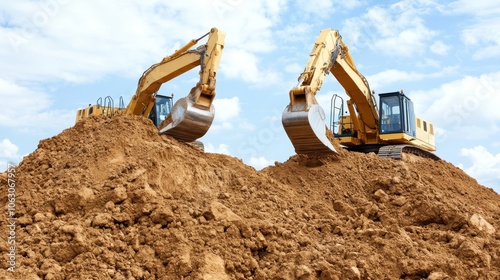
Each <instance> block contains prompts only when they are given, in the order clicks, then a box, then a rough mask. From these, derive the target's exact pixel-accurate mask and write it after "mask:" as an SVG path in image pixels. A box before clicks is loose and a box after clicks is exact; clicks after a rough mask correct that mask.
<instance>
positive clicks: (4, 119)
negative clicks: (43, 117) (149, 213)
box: [0, 78, 52, 126]
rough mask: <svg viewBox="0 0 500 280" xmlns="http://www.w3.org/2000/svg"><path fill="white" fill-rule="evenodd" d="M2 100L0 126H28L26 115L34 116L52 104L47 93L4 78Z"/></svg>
mask: <svg viewBox="0 0 500 280" xmlns="http://www.w3.org/2000/svg"><path fill="white" fill-rule="evenodd" d="M0 100H2V104H1V105H0V108H1V110H0V126H19V125H26V124H25V123H23V119H24V117H25V116H26V115H30V116H33V115H34V114H37V113H39V112H40V111H41V110H44V109H46V108H47V107H48V106H50V104H51V103H52V102H51V100H50V98H49V96H48V95H47V94H46V93H45V92H42V91H37V90H33V89H30V88H27V87H23V86H20V85H17V84H15V83H12V82H9V81H7V80H4V79H2V78H0ZM20 109H21V110H20ZM24 120H25V119H24Z"/></svg>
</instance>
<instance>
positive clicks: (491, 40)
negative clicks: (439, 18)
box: [442, 0, 500, 60]
mask: <svg viewBox="0 0 500 280" xmlns="http://www.w3.org/2000/svg"><path fill="white" fill-rule="evenodd" d="M442 12H443V13H444V14H451V15H460V16H462V17H463V16H464V15H465V16H468V15H470V16H472V19H471V18H468V20H467V21H466V25H465V27H461V28H462V30H461V38H462V41H463V43H464V44H465V46H466V47H467V50H468V51H469V52H471V53H472V58H474V59H476V60H479V59H487V58H491V57H498V56H500V30H499V29H498V26H499V24H500V19H499V17H498V16H499V15H500V2H498V1H486V0H481V1H466V0H458V1H453V2H451V3H449V4H448V5H447V6H445V7H444V8H443V9H442Z"/></svg>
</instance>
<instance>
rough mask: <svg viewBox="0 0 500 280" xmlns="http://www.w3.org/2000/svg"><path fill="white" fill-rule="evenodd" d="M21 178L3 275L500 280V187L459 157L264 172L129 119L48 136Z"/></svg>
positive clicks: (3, 180)
mask: <svg viewBox="0 0 500 280" xmlns="http://www.w3.org/2000/svg"><path fill="white" fill-rule="evenodd" d="M16 175H17V177H16V180H17V181H16V209H15V210H16V216H17V217H18V219H17V221H16V253H17V256H16V272H14V273H12V272H9V271H7V268H8V263H7V261H6V260H7V253H8V250H9V245H8V244H7V238H1V240H0V251H1V254H2V256H3V257H4V259H5V261H2V262H0V268H1V270H0V278H2V277H3V278H5V279H303V280H304V279H500V206H499V205H500V196H499V195H498V194H496V193H495V192H494V191H493V190H491V189H488V188H485V187H483V186H481V185H479V184H478V183H477V182H476V181H475V180H474V179H472V178H470V177H469V176H467V175H466V174H465V173H464V172H463V171H461V170H460V169H459V168H457V167H454V166H453V165H451V164H449V163H447V162H445V161H438V162H435V161H432V160H427V159H422V158H418V157H415V156H409V157H407V158H406V159H405V160H404V161H396V160H391V159H381V158H378V157H377V156H376V155H374V154H359V153H351V152H344V153H342V155H341V156H339V157H333V156H325V157H305V156H293V157H291V158H290V159H289V160H288V161H286V162H285V163H276V164H275V166H272V167H268V168H266V169H264V170H262V171H256V170H255V169H253V168H252V167H249V166H247V165H245V164H243V163H242V161H240V160H238V159H236V158H233V157H229V156H225V155H219V154H209V153H202V152H200V151H199V150H197V149H196V148H193V147H191V146H189V145H186V144H183V143H179V142H177V141H175V140H173V139H171V138H169V137H166V136H159V135H158V134H157V131H156V128H155V127H154V126H153V125H152V124H151V123H150V122H149V121H148V120H146V119H143V118H140V117H134V116H120V117H115V118H112V119H108V118H90V119H87V120H84V121H82V122H79V123H78V124H77V125H76V126H75V127H73V128H70V129H67V130H65V131H63V132H62V133H61V134H59V135H57V136H55V137H52V138H50V139H46V140H43V141H41V142H40V144H39V146H38V149H37V150H36V151H35V152H33V153H32V154H30V155H29V156H27V157H25V158H24V160H23V162H21V164H20V165H19V166H18V167H17V168H16ZM6 185H7V177H6V174H5V173H4V174H2V175H1V176H0V186H6ZM2 188H3V187H2ZM3 189H5V188H3ZM0 203H1V204H2V205H7V198H6V192H5V191H3V193H2V196H1V201H0ZM6 208H7V207H6V206H5V211H4V213H5V212H6V210H7V209H6ZM2 217H5V218H2V219H0V227H1V228H2V231H0V232H2V235H1V236H5V237H7V235H8V234H9V233H8V232H7V229H6V228H7V217H6V216H5V215H3V216H2Z"/></svg>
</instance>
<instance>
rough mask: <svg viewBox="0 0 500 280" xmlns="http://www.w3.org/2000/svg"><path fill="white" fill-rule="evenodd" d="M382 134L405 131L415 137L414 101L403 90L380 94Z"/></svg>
mask: <svg viewBox="0 0 500 280" xmlns="http://www.w3.org/2000/svg"><path fill="white" fill-rule="evenodd" d="M379 97H380V103H379V110H380V114H379V115H380V131H379V132H380V134H389V133H401V132H403V133H405V134H408V135H410V136H413V137H415V134H416V131H415V130H416V129H415V113H414V111H413V102H412V101H411V100H410V99H409V98H408V97H407V96H406V95H404V93H403V92H389V93H382V94H379Z"/></svg>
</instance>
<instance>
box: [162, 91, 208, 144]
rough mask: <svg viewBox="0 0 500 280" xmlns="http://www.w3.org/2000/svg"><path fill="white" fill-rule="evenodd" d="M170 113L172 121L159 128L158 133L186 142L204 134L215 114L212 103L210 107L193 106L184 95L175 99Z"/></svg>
mask: <svg viewBox="0 0 500 280" xmlns="http://www.w3.org/2000/svg"><path fill="white" fill-rule="evenodd" d="M171 114H172V115H171V116H172V122H171V123H169V124H168V125H167V126H165V127H164V128H162V129H160V133H161V134H166V135H170V136H172V137H174V138H175V139H178V140H182V141H186V142H192V141H195V140H196V139H198V138H200V137H202V136H203V135H205V133H207V131H208V129H209V128H210V126H211V125H212V121H213V120H214V116H215V112H214V107H213V105H211V106H210V109H206V108H199V107H195V106H194V104H193V102H192V101H191V100H190V99H188V98H186V97H184V98H181V99H179V100H177V102H176V103H175V104H174V106H173V108H172V113H171Z"/></svg>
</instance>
